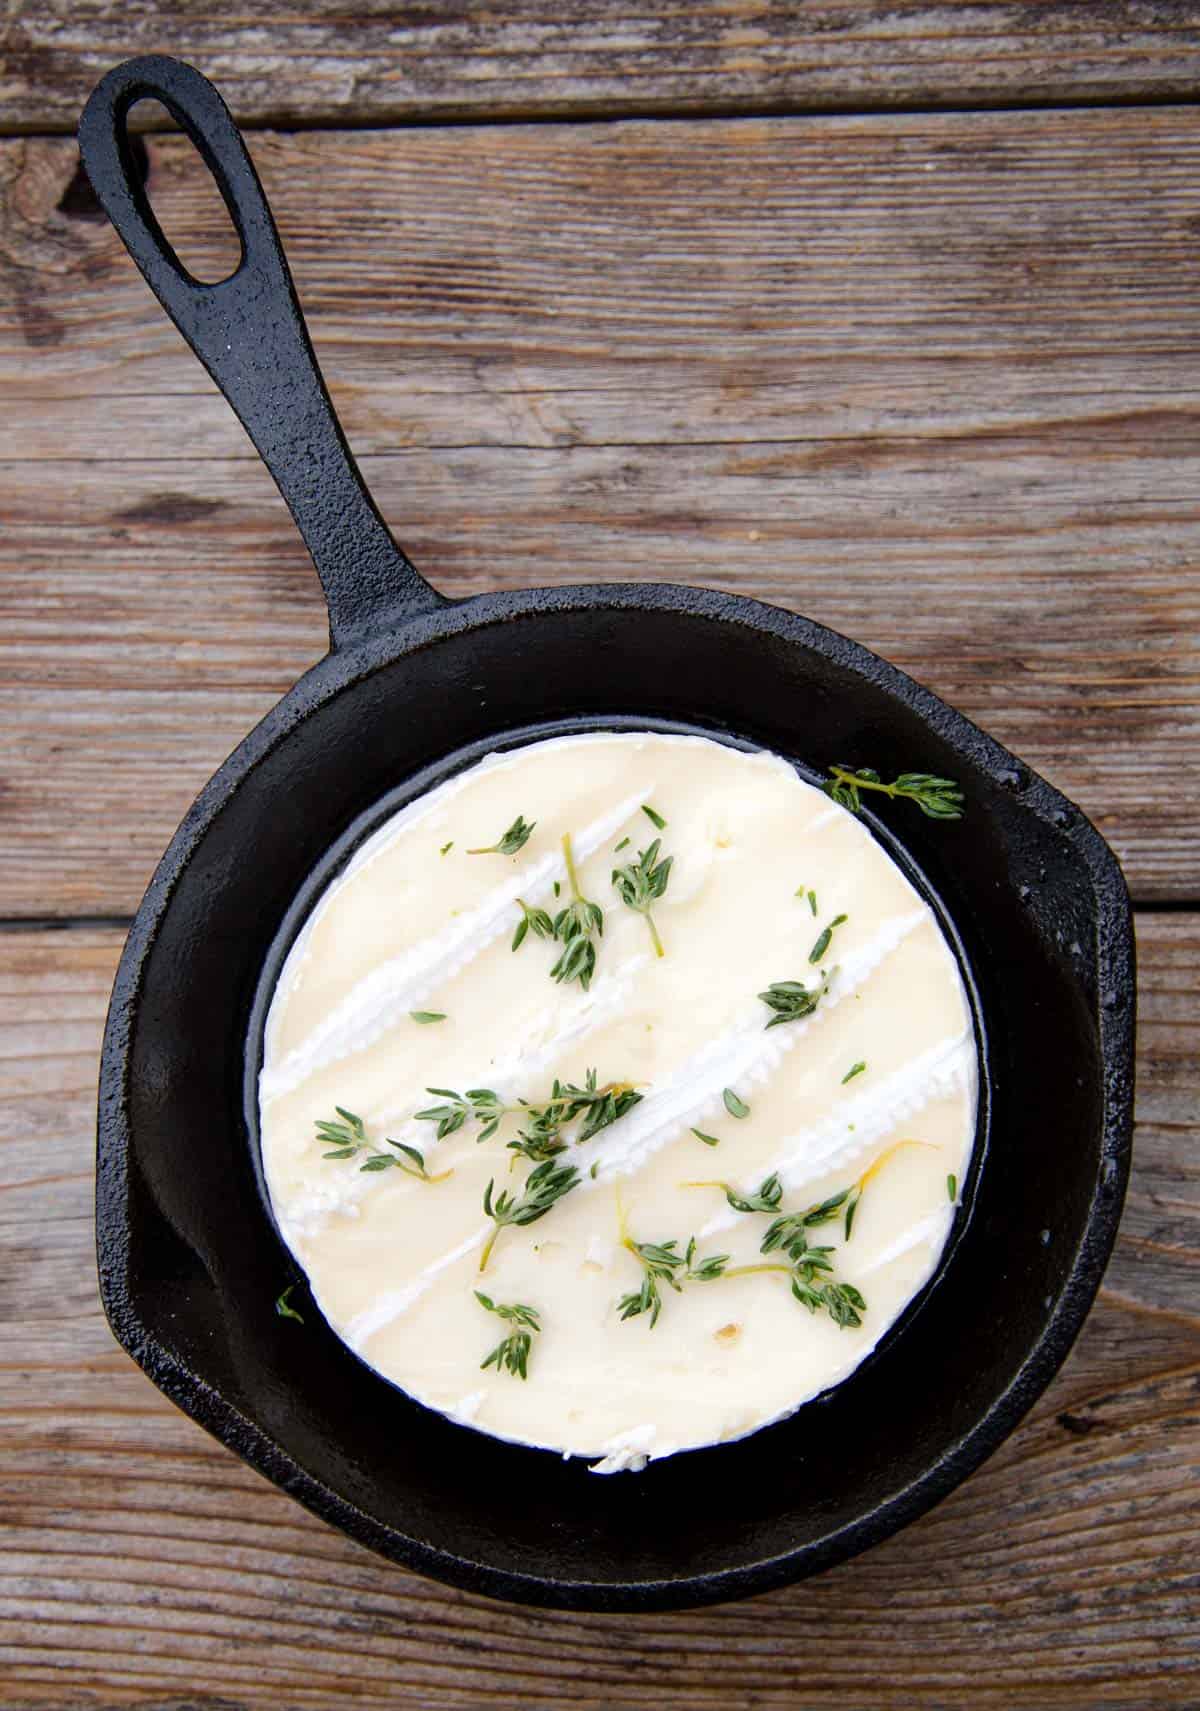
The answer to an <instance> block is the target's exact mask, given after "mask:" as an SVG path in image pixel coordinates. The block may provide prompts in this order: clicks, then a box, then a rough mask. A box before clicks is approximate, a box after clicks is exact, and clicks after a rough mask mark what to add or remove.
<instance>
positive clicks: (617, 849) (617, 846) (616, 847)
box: [613, 838, 629, 855]
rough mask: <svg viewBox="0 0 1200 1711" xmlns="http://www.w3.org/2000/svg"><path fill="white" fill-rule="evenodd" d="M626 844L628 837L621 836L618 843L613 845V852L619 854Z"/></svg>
mask: <svg viewBox="0 0 1200 1711" xmlns="http://www.w3.org/2000/svg"><path fill="white" fill-rule="evenodd" d="M628 844H629V839H628V838H622V839H621V841H620V843H619V844H617V845H616V846H615V847H614V849H613V854H614V855H619V854H620V853H621V851H622V850H623V849H625V848H626V847H627V846H628Z"/></svg>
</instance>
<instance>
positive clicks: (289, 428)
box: [79, 55, 450, 647]
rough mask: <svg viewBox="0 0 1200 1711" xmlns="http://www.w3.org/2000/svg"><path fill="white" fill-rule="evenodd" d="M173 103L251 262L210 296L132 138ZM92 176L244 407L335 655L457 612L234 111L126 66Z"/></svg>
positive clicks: (108, 105) (204, 358) (191, 76)
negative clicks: (370, 427)
mask: <svg viewBox="0 0 1200 1711" xmlns="http://www.w3.org/2000/svg"><path fill="white" fill-rule="evenodd" d="M145 97H150V98H152V99H154V100H156V101H161V102H162V104H163V106H164V107H165V108H166V109H167V111H168V112H169V113H170V114H171V115H172V117H173V118H174V119H175V120H176V121H177V122H178V124H179V125H180V126H181V127H182V129H183V130H184V131H186V133H187V135H188V136H189V137H190V138H191V140H192V142H193V143H195V145H196V147H197V148H198V149H199V151H200V153H201V155H202V156H203V158H204V160H205V163H206V164H207V166H208V168H209V170H210V172H211V173H212V175H213V177H214V178H215V179H216V181H217V185H218V187H219V189H220V191H221V194H222V196H223V197H224V198H225V206H226V207H227V208H228V210H229V214H230V218H231V219H232V220H233V223H234V226H235V227H236V228H237V234H238V237H239V238H240V239H241V244H242V257H241V261H240V262H239V264H238V266H237V268H236V270H235V271H234V272H233V273H232V274H230V276H229V278H228V279H223V280H221V281H220V282H219V283H218V284H215V285H204V284H201V282H200V281H199V280H197V279H193V278H192V276H191V274H190V273H188V271H187V269H186V268H185V267H184V266H183V265H182V263H181V262H180V260H179V258H178V256H177V255H176V254H175V252H174V250H173V249H172V248H171V246H170V244H169V243H168V242H167V240H166V237H165V236H164V235H163V232H162V229H161V227H160V226H159V224H158V221H157V220H156V219H155V217H154V212H153V209H152V208H151V207H150V202H149V199H148V197H147V195H146V192H145V189H144V188H143V185H142V178H141V174H140V173H139V172H138V170H137V166H136V163H135V160H134V155H133V151H132V149H131V147H130V142H129V132H128V117H129V109H130V108H131V107H132V106H133V104H134V103H135V102H136V101H140V100H142V99H143V98H145ZM79 148H80V153H81V154H82V156H83V164H84V166H85V168H86V169H87V174H88V177H89V178H90V179H91V181H92V187H93V188H94V190H95V192H96V195H97V196H98V197H99V199H100V201H101V203H102V204H103V205H104V209H105V212H106V213H107V215H108V217H109V219H110V220H111V221H112V223H113V225H114V226H115V227H116V228H117V231H118V232H119V233H120V235H121V238H122V239H123V240H124V243H125V247H126V248H127V249H128V251H129V253H130V255H131V256H132V257H133V259H134V261H135V262H136V263H137V265H138V267H139V268H140V269H141V271H142V275H143V277H144V278H145V280H146V283H147V284H148V285H149V287H150V289H151V290H152V291H153V292H154V295H155V296H156V297H157V298H158V300H159V302H160V303H161V304H162V306H163V308H164V309H165V310H166V311H167V314H168V315H169V316H170V317H171V319H172V320H173V321H174V323H175V325H176V326H177V327H178V328H179V331H180V332H181V333H182V334H183V336H184V338H185V339H186V340H187V342H188V344H190V345H191V347H192V349H193V350H194V351H195V353H196V355H197V356H198V357H199V358H200V361H201V362H202V363H203V364H204V366H205V368H206V369H207V370H208V372H209V373H210V374H211V375H212V377H213V379H214V380H215V381H216V383H217V385H218V386H219V387H220V388H221V391H222V392H223V393H224V394H225V396H226V398H227V399H228V400H229V402H230V403H231V404H232V405H233V408H234V409H235V410H236V411H237V414H238V416H239V418H240V419H241V422H242V425H243V427H244V428H245V429H246V432H247V433H248V434H249V435H250V438H251V439H252V440H253V441H254V444H255V445H256V446H257V448H258V450H259V452H260V453H261V455H262V458H263V461H264V462H265V464H266V466H267V468H268V469H269V470H270V472H271V474H272V475H273V476H274V477H275V481H276V483H277V485H278V487H279V491H280V492H281V493H282V494H283V497H284V498H285V499H286V500H287V504H288V509H289V510H290V511H291V513H292V516H293V517H294V518H295V519H296V523H297V525H298V527H299V529H300V533H301V534H302V535H303V536H304V540H305V544H306V545H307V547H308V550H309V552H310V553H311V554H312V557H313V563H314V564H315V565H316V567H317V574H318V575H319V576H320V578H321V585H322V587H323V588H324V590H325V599H326V602H327V604H328V606H329V635H330V642H331V645H332V646H334V647H338V646H340V645H342V644H344V643H346V642H350V641H353V640H355V639H357V638H359V637H361V636H363V635H365V634H366V633H367V632H368V631H369V630H371V629H373V628H379V627H385V626H387V625H389V624H394V623H398V622H403V621H404V620H405V619H407V618H410V617H414V616H415V615H416V614H417V613H419V612H426V611H431V610H433V609H434V608H435V607H439V606H445V605H449V604H450V602H449V601H447V600H446V599H445V598H444V597H443V596H442V595H440V594H438V593H437V592H436V590H435V589H433V588H431V587H430V585H429V584H428V583H427V582H426V581H425V579H424V578H423V577H422V576H421V575H420V574H419V573H418V572H417V571H416V570H414V568H413V566H412V565H411V564H410V563H409V561H408V559H407V558H406V557H405V555H404V553H403V552H401V550H400V548H399V547H398V546H397V545H396V543H395V541H394V540H393V539H392V537H391V535H390V533H389V532H388V527H387V524H386V523H385V522H384V520H383V518H382V517H381V516H380V514H379V512H378V510H377V509H376V507H375V503H374V501H373V500H372V498H371V496H370V494H369V493H368V492H367V489H366V486H365V484H364V482H363V479H362V476H361V475H360V474H359V471H358V466H357V465H356V464H355V462H354V458H353V456H352V455H351V452H350V448H349V446H348V445H347V444H346V436H345V435H344V434H343V433H342V430H341V426H340V424H339V422H338V419H337V417H336V415H335V414H334V410H333V405H332V404H331V403H330V400H329V394H328V392H327V391H326V389H325V382H324V380H323V379H322V377H321V371H320V369H319V368H318V366H317V359H316V357H315V356H314V354H313V348H312V345H311V343H310V342H309V337H308V329H307V328H306V327H305V325H304V317H303V315H302V314H301V312H300V305H299V303H298V302H297V300H296V292H295V288H294V286H293V285H292V276H291V274H290V272H289V271H288V265H287V261H286V260H285V258H284V254H283V249H282V247H281V246H280V242H279V235H278V233H277V232H276V230H275V222H274V220H273V219H272V217H271V210H270V208H269V207H268V206H267V199H266V197H265V196H264V195H263V190H262V185H261V184H260V183H259V181H258V174H257V173H256V172H255V170H254V166H253V163H252V162H251V160H250V156H249V155H248V154H247V152H246V145H245V143H244V142H243V141H242V137H241V133H240V132H239V130H238V128H237V126H236V125H235V124H234V122H233V119H232V117H231V116H230V112H229V109H228V108H227V107H226V105H225V103H224V101H222V99H221V97H220V96H219V95H218V94H217V92H216V90H215V89H214V88H213V86H212V84H211V83H209V81H208V80H207V78H205V77H202V76H201V75H200V73H199V72H198V71H196V70H195V69H194V67H192V66H190V65H184V64H183V62H182V61H180V60H177V59H169V58H167V57H166V56H163V55H154V56H151V57H148V58H144V59H131V60H127V61H126V63H125V64H124V65H119V66H117V67H116V69H115V70H113V71H110V72H109V73H108V75H107V76H106V77H105V78H103V79H102V80H101V82H100V83H99V84H98V85H97V87H96V88H95V90H94V91H93V92H92V95H91V98H90V99H89V101H88V104H87V106H86V107H85V108H84V111H83V117H82V118H81V120H80V122H79Z"/></svg>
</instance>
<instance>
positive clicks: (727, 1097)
mask: <svg viewBox="0 0 1200 1711" xmlns="http://www.w3.org/2000/svg"><path fill="white" fill-rule="evenodd" d="M721 1098H722V1099H723V1100H724V1101H725V1109H726V1110H727V1111H728V1112H729V1115H730V1116H731V1117H748V1116H749V1115H750V1107H749V1106H748V1105H747V1104H746V1101H745V1100H744V1099H739V1098H738V1096H737V1094H736V1093H735V1092H734V1091H733V1088H732V1087H727V1088H725V1090H724V1092H723V1093H722V1094H721Z"/></svg>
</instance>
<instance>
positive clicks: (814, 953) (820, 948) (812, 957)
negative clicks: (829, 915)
mask: <svg viewBox="0 0 1200 1711" xmlns="http://www.w3.org/2000/svg"><path fill="white" fill-rule="evenodd" d="M847 920H849V916H848V915H835V916H834V918H833V920H832V921H831V922H830V923H829V925H828V926H827V927H826V928H825V929H824V931H823V932H821V933H818V934H817V939H816V943H815V944H814V945H813V948H812V950H810V951H809V953H808V960H809V962H820V960H821V958H822V957H823V956H824V955H825V952H826V951H827V950H828V949H829V941H830V939H832V937H833V929H834V928H835V927H840V926H841V924H842V922H843V921H847Z"/></svg>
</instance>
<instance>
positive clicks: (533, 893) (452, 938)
mask: <svg viewBox="0 0 1200 1711" xmlns="http://www.w3.org/2000/svg"><path fill="white" fill-rule="evenodd" d="M653 789H654V786H653V785H652V784H651V785H648V786H647V788H646V789H645V790H643V791H639V792H638V793H637V794H635V795H632V796H628V797H626V799H625V800H624V801H623V802H621V803H619V804H618V805H617V807H616V808H613V809H611V810H610V811H609V812H608V813H607V814H605V815H603V816H601V818H600V819H598V820H593V821H592V823H591V824H590V825H588V826H585V827H584V829H583V831H582V832H580V833H579V835H578V837H577V838H576V839H575V844H576V847H577V849H578V851H579V854H580V856H581V857H584V858H585V857H587V856H589V855H594V854H595V852H596V851H597V850H598V849H599V848H600V845H601V844H603V843H605V842H606V841H607V840H608V839H609V838H611V837H612V835H613V833H614V832H616V831H619V830H620V828H621V827H622V826H623V825H624V824H625V822H626V821H627V820H628V819H629V817H630V815H632V814H636V813H637V811H638V809H639V808H640V807H641V805H642V803H643V802H644V801H647V800H648V799H649V797H650V795H651V793H652V791H653ZM565 875H566V863H565V861H564V860H563V857H562V855H561V854H559V853H551V854H548V855H545V856H543V857H542V858H541V859H540V860H538V861H537V862H535V863H534V864H533V865H532V866H529V867H526V868H523V869H522V870H521V872H519V873H515V874H513V875H512V876H511V877H510V878H508V879H506V880H504V881H502V882H501V884H499V885H497V886H495V887H493V889H492V890H491V891H490V892H489V893H488V895H487V896H486V897H485V898H484V900H483V902H482V903H480V904H479V905H478V906H477V907H476V908H474V909H471V910H466V911H464V913H463V914H462V916H461V917H460V919H459V920H457V921H455V922H453V923H452V924H451V925H450V926H449V927H446V928H444V929H443V931H442V932H440V933H433V934H430V935H429V936H428V937H427V938H424V939H421V940H419V941H418V943H417V944H415V945H413V946H412V947H411V949H410V950H408V951H406V952H405V953H404V954H403V956H399V957H395V958H393V959H392V960H391V961H390V962H387V963H384V964H383V966H382V967H380V968H377V969H373V970H372V972H371V973H370V974H369V975H367V976H366V978H365V979H363V980H360V981H359V982H358V983H357V985H356V986H354V987H353V988H352V990H351V991H350V992H349V993H347V995H346V997H345V998H344V999H343V1000H342V1002H341V1003H340V1004H339V1005H338V1006H337V1008H336V1009H334V1010H333V1011H331V1012H330V1014H329V1015H328V1016H327V1017H325V1018H324V1020H323V1021H322V1022H321V1023H320V1024H319V1025H318V1026H317V1027H316V1028H314V1029H313V1031H312V1033H311V1034H310V1035H309V1037H308V1038H307V1039H306V1040H305V1041H303V1043H302V1044H301V1045H299V1046H297V1047H296V1048H295V1049H294V1050H293V1051H291V1052H289V1053H288V1055H287V1056H286V1057H285V1058H284V1060H283V1062H282V1063H281V1064H280V1065H279V1066H278V1067H277V1068H275V1069H272V1070H268V1069H266V1068H264V1070H263V1073H262V1076H261V1078H260V1083H259V1097H260V1098H261V1099H262V1100H263V1102H264V1103H265V1102H267V1101H269V1100H271V1099H275V1098H277V1097H278V1096H279V1095H280V1094H282V1093H290V1092H293V1091H294V1090H295V1089H296V1088H297V1087H299V1086H300V1085H301V1084H302V1083H303V1082H304V1081H305V1080H306V1079H307V1078H308V1076H310V1075H311V1074H312V1073H313V1071H314V1070H317V1069H322V1068H324V1067H325V1065H326V1064H329V1063H333V1062H336V1061H337V1059H339V1058H343V1057H348V1056H349V1055H350V1054H351V1053H352V1052H357V1051H361V1050H363V1048H364V1047H366V1046H369V1045H371V1044H373V1043H374V1041H375V1040H377V1039H379V1038H380V1036H381V1035H383V1034H384V1033H386V1032H387V1030H388V1028H390V1027H392V1026H393V1025H394V1023H395V1022H396V1020H397V1018H398V1017H400V1016H402V1015H404V1014H406V1013H407V1012H409V1011H411V1010H413V1009H415V1008H416V1007H417V1006H419V1005H420V1004H422V1003H424V1001H425V1000H426V999H427V998H428V997H429V995H430V993H432V992H433V991H435V990H436V988H437V987H438V986H439V985H441V984H442V983H443V982H444V981H447V980H449V979H451V978H452V976H454V975H456V974H458V973H460V972H461V971H462V970H463V969H464V968H465V967H466V966H467V965H468V963H470V962H472V961H473V960H474V959H475V958H476V957H477V956H479V955H480V954H481V953H482V952H483V951H485V950H486V949H487V947H488V946H489V945H490V944H492V942H493V941H494V940H496V939H498V938H499V937H500V935H501V934H502V933H510V932H511V931H512V929H513V924H514V921H513V912H512V911H513V905H514V903H515V902H516V900H517V898H518V897H528V898H532V899H533V900H534V901H535V902H542V901H544V900H546V899H548V898H549V897H550V895H551V893H552V891H553V887H554V882H555V880H558V881H560V882H561V881H562V879H563V878H564V877H565ZM318 918H319V917H318V916H314V918H313V922H312V925H315V924H316V920H317V919H318ZM308 930H309V929H308V928H306V929H305V934H307V931H308ZM305 934H302V935H301V937H300V938H299V939H298V940H297V942H296V945H295V946H294V948H293V951H292V953H291V955H290V956H289V959H288V960H289V961H291V958H292V956H296V957H298V956H300V955H302V954H303V949H304V938H305ZM285 973H286V969H285ZM280 978H281V979H282V978H283V977H282V975H281V977H280Z"/></svg>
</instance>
